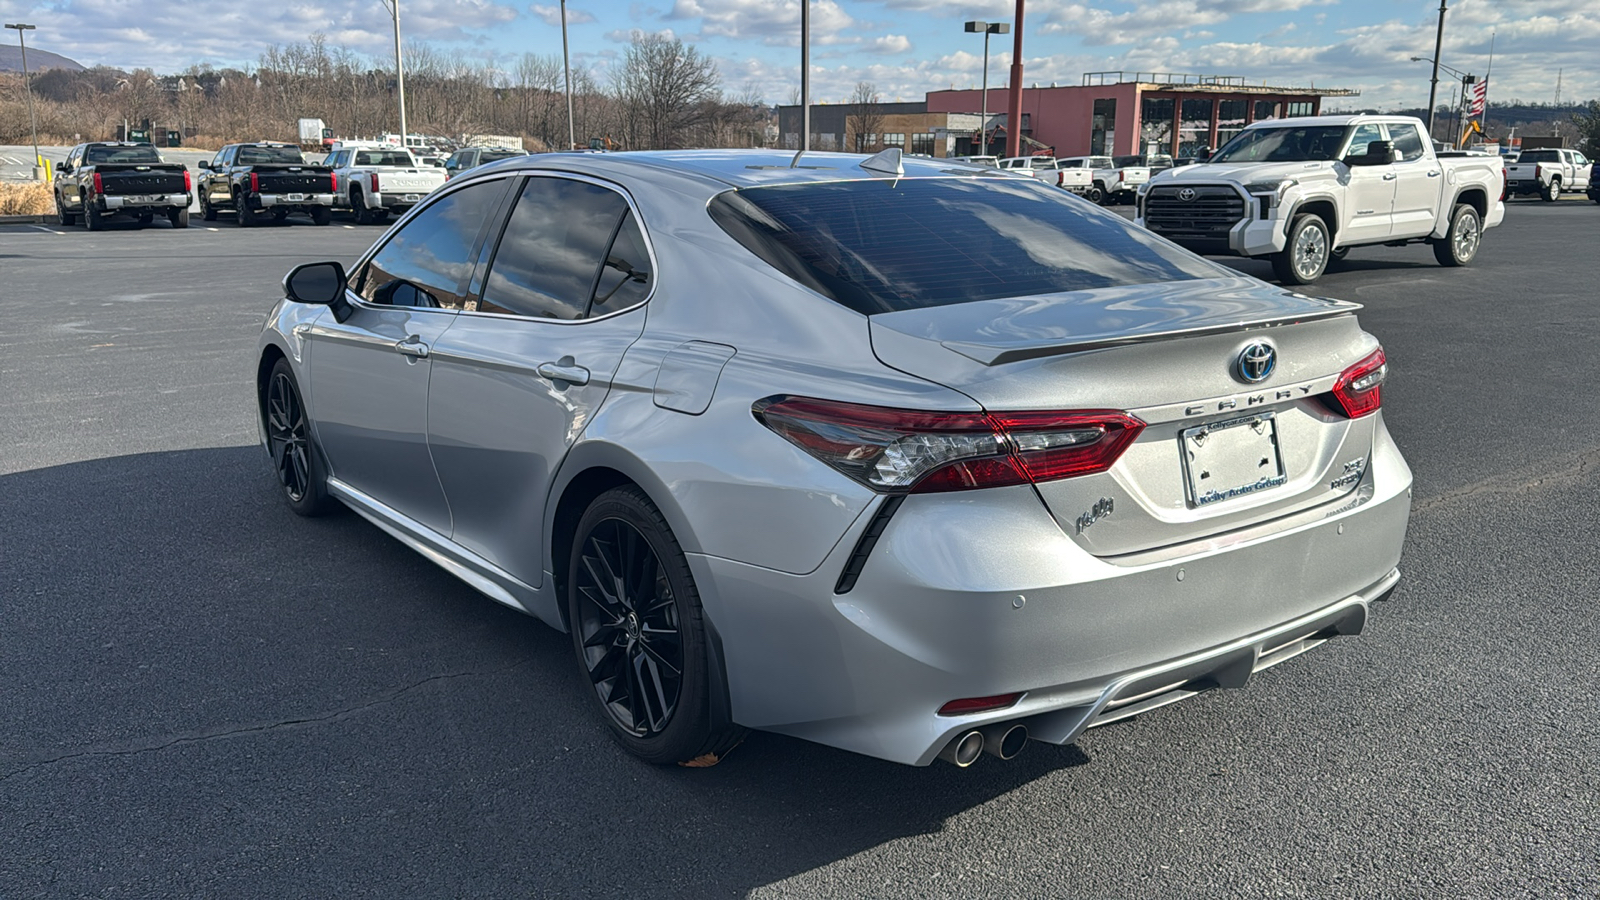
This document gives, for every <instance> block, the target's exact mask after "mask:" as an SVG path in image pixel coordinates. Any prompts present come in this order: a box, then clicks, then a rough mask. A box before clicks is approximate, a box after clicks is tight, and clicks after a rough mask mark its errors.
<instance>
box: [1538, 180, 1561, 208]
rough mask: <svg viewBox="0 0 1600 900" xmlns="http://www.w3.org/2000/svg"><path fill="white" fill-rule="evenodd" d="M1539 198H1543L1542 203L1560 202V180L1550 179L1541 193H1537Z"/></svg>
mask: <svg viewBox="0 0 1600 900" xmlns="http://www.w3.org/2000/svg"><path fill="white" fill-rule="evenodd" d="M1539 196H1541V197H1543V198H1544V202H1546V203H1554V202H1556V201H1557V200H1560V199H1561V179H1559V178H1552V179H1550V183H1549V184H1548V185H1546V186H1545V189H1544V190H1543V191H1540V192H1539Z"/></svg>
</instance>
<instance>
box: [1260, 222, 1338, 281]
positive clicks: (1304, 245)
mask: <svg viewBox="0 0 1600 900" xmlns="http://www.w3.org/2000/svg"><path fill="white" fill-rule="evenodd" d="M1329 246H1330V241H1329V239H1328V224H1327V223H1326V222H1324V221H1322V218H1321V217H1320V216H1316V215H1313V214H1311V213H1301V214H1300V215H1298V216H1295V217H1294V221H1293V222H1292V223H1290V225H1289V239H1288V240H1287V241H1285V242H1284V247H1283V252H1282V253H1274V254H1273V255H1272V271H1273V272H1274V273H1275V274H1276V275H1277V276H1278V281H1279V282H1281V283H1283V284H1310V283H1311V282H1313V281H1316V280H1317V279H1318V278H1321V277H1322V273H1323V272H1325V271H1327V268H1328V247H1329Z"/></svg>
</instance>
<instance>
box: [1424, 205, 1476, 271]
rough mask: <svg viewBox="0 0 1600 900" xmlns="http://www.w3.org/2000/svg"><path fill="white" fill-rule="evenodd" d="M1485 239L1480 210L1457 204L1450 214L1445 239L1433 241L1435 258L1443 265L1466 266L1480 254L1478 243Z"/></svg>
mask: <svg viewBox="0 0 1600 900" xmlns="http://www.w3.org/2000/svg"><path fill="white" fill-rule="evenodd" d="M1482 240H1483V223H1482V222H1480V221H1479V220H1478V211H1477V210H1476V209H1473V208H1472V207H1471V206H1468V205H1467V204H1465V203H1458V204H1456V208H1455V211H1454V212H1452V213H1451V214H1450V230H1449V231H1447V232H1445V235H1444V239H1443V240H1439V241H1434V242H1433V258H1434V259H1437V260H1438V261H1439V265H1441V266H1451V267H1455V266H1464V265H1467V264H1468V263H1471V262H1472V260H1473V258H1474V257H1476V256H1477V255H1478V245H1479V244H1480V243H1481V242H1482Z"/></svg>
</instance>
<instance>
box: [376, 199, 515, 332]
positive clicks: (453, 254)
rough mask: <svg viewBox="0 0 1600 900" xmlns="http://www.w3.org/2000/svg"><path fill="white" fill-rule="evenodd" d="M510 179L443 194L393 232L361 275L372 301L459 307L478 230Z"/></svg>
mask: <svg viewBox="0 0 1600 900" xmlns="http://www.w3.org/2000/svg"><path fill="white" fill-rule="evenodd" d="M505 187H506V180H505V179H503V178H499V179H495V180H493V181H481V182H477V183H475V184H471V185H468V186H466V187H464V188H461V189H459V190H454V191H451V192H449V193H448V194H444V195H442V196H440V197H439V198H438V199H437V200H435V201H433V202H432V203H429V204H428V205H427V206H426V207H424V208H423V209H421V210H419V211H418V212H417V214H416V215H414V216H412V217H411V219H410V220H408V221H407V222H406V223H405V224H404V225H403V226H401V227H400V228H399V229H398V230H397V231H395V233H394V234H393V235H391V236H390V237H389V239H388V241H386V242H385V243H384V245H383V247H382V249H380V250H379V251H378V252H377V254H376V255H374V256H373V257H372V260H371V261H370V262H368V263H367V266H366V269H365V270H364V271H363V272H362V273H361V276H360V284H361V287H360V290H359V293H360V294H361V296H362V298H364V299H365V300H366V301H367V302H369V303H380V304H386V305H391V306H420V307H430V308H435V309H461V308H462V306H463V304H464V301H465V296H464V293H465V291H466V286H467V277H468V276H469V275H471V274H472V267H473V263H474V261H475V259H476V257H475V256H474V255H473V250H474V249H476V246H477V244H478V238H479V235H480V232H481V231H482V230H483V228H484V225H485V223H486V222H487V221H488V220H489V218H490V217H491V216H493V215H494V211H495V207H496V206H497V205H498V204H499V202H500V198H501V195H502V194H503V193H504V192H505Z"/></svg>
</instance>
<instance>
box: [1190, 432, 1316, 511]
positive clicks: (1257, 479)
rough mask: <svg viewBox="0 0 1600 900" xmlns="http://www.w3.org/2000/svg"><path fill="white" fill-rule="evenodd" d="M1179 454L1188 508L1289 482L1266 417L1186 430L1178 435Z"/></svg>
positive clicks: (1281, 456) (1276, 438)
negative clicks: (1187, 496)
mask: <svg viewBox="0 0 1600 900" xmlns="http://www.w3.org/2000/svg"><path fill="white" fill-rule="evenodd" d="M1178 449H1179V452H1180V453H1181V454H1182V458H1183V481H1184V487H1185V488H1186V490H1187V491H1188V494H1189V505H1190V506H1194V507H1200V506H1209V505H1211V504H1213V503H1220V502H1222V501H1224V500H1232V499H1235V498H1237V497H1243V496H1246V495H1249V494H1255V493H1259V492H1261V491H1265V490H1270V489H1272V488H1275V487H1279V486H1281V485H1283V484H1285V483H1286V482H1287V481H1288V480H1289V479H1288V476H1287V475H1285V474H1284V470H1283V451H1282V448H1281V447H1279V445H1278V420H1277V417H1276V416H1275V415H1274V414H1273V413H1271V412H1268V411H1262V412H1259V413H1254V414H1252V415H1248V416H1241V417H1239V418H1237V419H1229V420H1228V421H1226V422H1212V423H1211V424H1209V425H1199V426H1196V427H1194V428H1186V429H1184V430H1183V431H1182V432H1181V433H1180V434H1179V435H1178Z"/></svg>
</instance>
